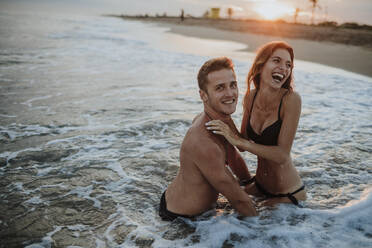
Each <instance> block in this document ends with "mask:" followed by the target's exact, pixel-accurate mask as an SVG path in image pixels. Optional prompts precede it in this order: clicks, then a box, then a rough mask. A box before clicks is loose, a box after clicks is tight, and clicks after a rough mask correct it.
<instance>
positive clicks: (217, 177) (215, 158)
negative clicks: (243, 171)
mask: <svg viewBox="0 0 372 248" xmlns="http://www.w3.org/2000/svg"><path fill="white" fill-rule="evenodd" d="M198 148H200V149H195V150H194V151H195V152H194V154H193V157H194V162H195V163H196V165H197V166H198V168H199V169H200V171H201V172H202V174H203V176H204V177H205V178H206V180H208V182H209V183H210V184H211V185H212V186H213V187H214V188H215V189H216V191H218V192H220V193H221V194H222V195H224V196H225V197H226V198H227V199H228V201H229V202H230V204H231V205H232V206H233V208H234V209H236V210H237V211H238V212H239V213H240V214H242V215H244V216H256V215H257V212H256V209H255V207H254V204H253V202H252V200H251V198H250V197H249V196H248V195H247V194H246V193H245V192H244V190H243V189H241V188H240V186H239V184H238V183H237V181H236V180H235V178H234V177H233V175H232V174H231V172H230V171H229V170H228V169H227V168H226V167H225V157H224V152H223V150H222V149H221V148H220V147H219V146H218V145H217V144H216V143H212V142H211V143H208V144H199V147H198Z"/></svg>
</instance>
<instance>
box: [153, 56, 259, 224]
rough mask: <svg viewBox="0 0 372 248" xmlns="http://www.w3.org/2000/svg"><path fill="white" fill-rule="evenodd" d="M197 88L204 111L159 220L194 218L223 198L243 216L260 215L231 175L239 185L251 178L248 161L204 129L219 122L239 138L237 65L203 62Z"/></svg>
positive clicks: (185, 145)
mask: <svg viewBox="0 0 372 248" xmlns="http://www.w3.org/2000/svg"><path fill="white" fill-rule="evenodd" d="M198 84H199V94H200V98H201V99H202V101H203V105H204V112H202V113H201V114H199V115H198V116H196V117H195V118H194V120H193V122H192V126H191V127H190V129H189V130H188V131H187V133H186V135H185V137H184V139H183V142H182V145H181V151H180V169H179V171H178V174H177V176H176V178H175V179H174V180H173V181H172V182H171V184H170V185H169V186H168V189H167V190H166V191H164V193H163V195H162V197H161V200H160V208H159V215H160V217H161V218H162V219H163V220H169V221H170V220H173V219H175V218H177V217H185V218H190V217H194V216H196V215H199V214H201V213H203V212H205V211H207V210H210V209H212V208H214V206H215V204H216V201H217V198H218V195H219V193H221V194H222V195H224V196H225V197H226V198H227V199H228V201H229V202H230V204H231V205H232V207H233V208H234V209H236V210H237V211H238V212H239V213H240V214H241V215H243V216H254V215H257V213H256V209H255V207H254V205H253V202H252V200H251V198H250V197H249V196H248V194H247V193H246V192H245V191H244V188H241V187H240V186H239V182H238V180H237V179H235V177H234V175H233V174H232V172H233V173H234V174H235V175H236V176H237V177H238V179H239V180H240V181H242V180H249V179H251V176H250V174H249V172H248V169H247V167H246V165H245V162H244V160H243V158H242V157H241V156H240V155H239V153H238V151H237V150H236V149H235V148H234V147H233V146H232V145H231V144H229V142H227V141H226V139H225V138H223V137H222V136H219V135H215V134H213V133H212V132H210V131H208V130H206V129H205V124H206V123H207V122H209V121H211V120H220V121H221V122H223V123H225V124H226V126H229V127H230V128H231V130H234V132H236V133H238V130H237V129H236V127H235V125H234V122H233V120H232V119H231V116H230V115H231V114H232V113H234V112H235V109H236V104H237V102H238V85H237V81H236V76H235V72H234V67H233V63H232V61H231V60H230V59H229V58H226V57H222V58H215V59H211V60H209V61H207V62H206V63H204V65H203V66H202V67H201V68H200V70H199V73H198ZM228 167H229V168H230V169H231V171H232V172H231V171H230V169H229V168H228Z"/></svg>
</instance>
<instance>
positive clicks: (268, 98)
mask: <svg viewBox="0 0 372 248" xmlns="http://www.w3.org/2000/svg"><path fill="white" fill-rule="evenodd" d="M293 59H294V53H293V49H292V47H291V46H289V45H288V44H287V43H285V42H280V41H276V42H270V43H268V44H266V45H264V46H262V47H261V48H260V49H259V50H258V52H257V56H256V58H255V60H254V62H253V66H252V67H251V69H250V71H249V73H248V78H247V84H248V87H247V92H246V94H245V97H244V102H243V107H244V113H243V121H242V125H241V135H239V134H237V133H236V132H235V130H234V129H233V128H231V126H232V125H230V126H229V125H226V123H224V122H222V121H220V120H213V121H210V122H208V123H207V125H206V126H207V130H211V131H213V132H214V133H215V134H219V135H222V136H224V137H225V138H226V139H227V140H228V141H229V142H230V143H231V144H232V145H234V146H236V147H237V148H239V149H240V150H244V151H248V152H250V153H252V154H255V155H256V156H257V171H256V175H255V176H254V177H252V178H251V179H249V180H246V181H243V182H242V185H246V188H245V190H246V192H247V193H248V194H251V195H255V196H263V197H264V201H263V202H262V203H261V204H263V205H275V204H277V203H293V204H295V205H298V201H299V200H305V199H306V192H305V187H304V185H303V183H302V181H301V178H300V176H299V173H298V172H297V170H296V168H295V167H294V164H293V162H292V159H291V155H290V153H291V148H292V144H293V140H294V137H295V134H296V130H297V126H298V122H299V119H300V114H301V97H300V95H299V94H298V93H297V92H295V91H294V90H293V75H292V69H293ZM252 82H253V84H254V86H255V88H254V89H252V90H251V84H252Z"/></svg>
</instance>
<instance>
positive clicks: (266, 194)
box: [240, 176, 305, 206]
mask: <svg viewBox="0 0 372 248" xmlns="http://www.w3.org/2000/svg"><path fill="white" fill-rule="evenodd" d="M251 183H255V185H256V187H257V189H258V190H259V191H261V193H262V194H264V195H265V196H266V197H267V198H274V197H288V199H289V200H291V202H292V203H293V204H294V205H297V206H298V200H297V199H296V197H294V195H295V194H296V193H298V192H300V191H301V190H304V189H305V185H302V187H300V188H299V189H298V190H296V191H294V192H292V193H288V194H272V193H270V192H268V191H267V190H265V189H264V188H263V187H262V186H261V185H260V184H259V183H258V182H257V180H256V177H255V176H254V177H252V178H251V179H248V180H242V181H240V186H245V185H248V184H251Z"/></svg>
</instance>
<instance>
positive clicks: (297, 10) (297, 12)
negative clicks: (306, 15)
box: [293, 8, 301, 23]
mask: <svg viewBox="0 0 372 248" xmlns="http://www.w3.org/2000/svg"><path fill="white" fill-rule="evenodd" d="M300 11H301V9H300V8H296V10H295V12H294V15H293V17H294V23H297V17H298V14H299V13H300Z"/></svg>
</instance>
